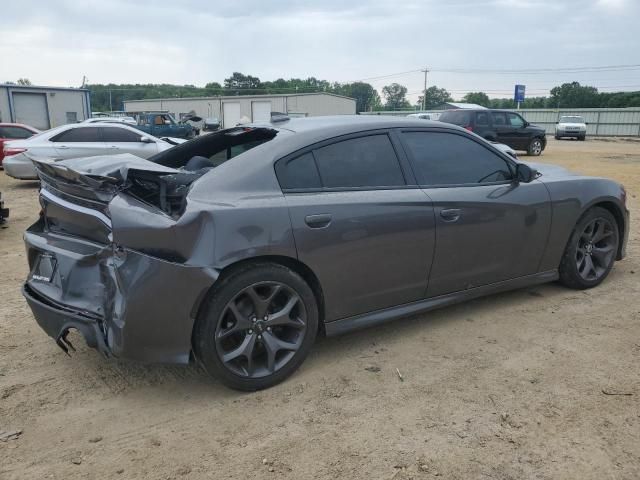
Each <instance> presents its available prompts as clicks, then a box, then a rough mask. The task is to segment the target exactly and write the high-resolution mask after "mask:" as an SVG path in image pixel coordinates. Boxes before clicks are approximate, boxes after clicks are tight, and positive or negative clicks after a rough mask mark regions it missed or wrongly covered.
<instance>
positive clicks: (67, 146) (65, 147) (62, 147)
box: [56, 145, 71, 150]
mask: <svg viewBox="0 0 640 480" xmlns="http://www.w3.org/2000/svg"><path fill="white" fill-rule="evenodd" d="M56 148H59V149H60V150H67V149H69V148H71V147H70V146H69V145H58V146H56Z"/></svg>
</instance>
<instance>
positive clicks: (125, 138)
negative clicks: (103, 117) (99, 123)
mask: <svg viewBox="0 0 640 480" xmlns="http://www.w3.org/2000/svg"><path fill="white" fill-rule="evenodd" d="M100 130H101V131H102V139H103V140H104V141H105V142H113V143H116V142H139V141H140V138H142V132H140V133H136V132H132V131H131V130H127V129H125V128H118V127H106V128H101V129H100Z"/></svg>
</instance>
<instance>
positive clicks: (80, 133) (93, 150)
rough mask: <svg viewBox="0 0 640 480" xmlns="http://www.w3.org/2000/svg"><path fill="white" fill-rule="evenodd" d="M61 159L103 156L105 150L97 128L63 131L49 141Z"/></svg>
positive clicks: (78, 127) (76, 128) (81, 127)
mask: <svg viewBox="0 0 640 480" xmlns="http://www.w3.org/2000/svg"><path fill="white" fill-rule="evenodd" d="M49 141H50V142H52V145H53V147H54V149H55V152H56V154H57V156H58V157H59V158H61V159H65V158H77V157H91V156H95V155H105V154H106V153H107V150H106V148H105V144H104V142H103V141H102V139H101V138H100V134H99V130H98V127H93V126H92V127H85V126H77V127H73V128H70V129H69V130H65V131H64V132H61V133H59V134H57V135H55V136H54V137H52V138H51V139H50V140H49Z"/></svg>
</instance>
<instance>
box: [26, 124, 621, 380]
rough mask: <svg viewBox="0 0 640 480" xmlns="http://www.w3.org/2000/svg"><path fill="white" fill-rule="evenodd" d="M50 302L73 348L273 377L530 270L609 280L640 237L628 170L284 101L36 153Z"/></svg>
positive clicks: (37, 261) (32, 278) (33, 237)
mask: <svg viewBox="0 0 640 480" xmlns="http://www.w3.org/2000/svg"><path fill="white" fill-rule="evenodd" d="M34 163H35V164H36V168H37V171H38V175H39V177H40V180H41V190H40V203H41V206H42V211H41V214H40V218H39V220H38V221H37V222H36V223H35V224H34V225H32V226H31V227H30V228H29V229H28V230H27V232H26V233H25V237H24V238H25V242H26V246H27V252H28V261H29V267H30V274H29V276H28V279H27V281H26V283H25V285H24V296H25V297H26V299H27V301H28V303H29V305H30V307H31V309H32V311H33V314H34V316H35V318H36V320H37V322H38V323H39V324H40V326H41V327H42V328H43V329H44V331H45V332H46V333H47V334H48V335H50V336H51V337H53V338H54V339H55V341H56V342H57V343H58V345H59V346H60V347H61V348H62V349H63V350H65V351H67V352H68V351H69V350H70V349H72V348H73V346H72V345H71V343H70V342H69V339H68V338H67V334H68V332H69V330H70V329H76V330H78V331H79V332H80V333H81V334H82V335H83V336H84V338H85V340H86V342H87V343H88V345H89V346H91V347H94V348H96V349H98V350H99V351H100V352H102V353H103V354H105V355H107V356H114V357H121V358H129V359H134V360H140V361H146V362H163V363H188V362H190V361H197V362H199V363H201V364H202V365H203V366H204V368H205V369H206V370H207V371H208V372H209V373H211V374H212V375H214V376H215V377H217V378H219V379H220V380H221V381H222V382H224V383H225V384H226V385H228V386H230V387H233V388H237V389H241V390H257V389H261V388H265V387H269V386H271V385H274V384H276V383H278V382H280V381H282V380H283V379H285V378H286V377H287V376H288V375H290V374H292V373H293V372H294V371H295V369H296V368H297V367H298V366H299V365H300V364H301V363H302V361H303V360H304V358H305V357H306V356H307V354H308V353H309V350H310V349H311V347H312V344H313V343H314V340H315V338H316V336H317V335H319V334H324V335H335V334H340V333H344V332H348V331H351V330H354V329H358V328H362V327H367V326H370V325H377V324H380V323H382V322H386V321H389V320H393V319H396V318H399V317H403V316H407V315H411V314H416V313H420V312H426V311H428V310H432V309H434V308H438V307H443V306H445V305H450V304H453V303H456V302H460V301H464V300H468V299H471V298H476V297H479V296H483V295H487V294H492V293H496V292H502V291H505V290H510V289H514V288H521V287H525V286H529V285H534V284H540V283H543V282H551V281H555V280H559V281H560V282H561V283H562V284H564V285H566V286H567V287H570V288H578V289H584V288H591V287H595V286H596V285H598V284H599V283H600V282H602V281H603V280H604V279H605V278H606V276H607V275H608V274H609V272H610V270H611V268H612V267H613V264H614V262H615V260H620V259H622V258H623V257H624V255H625V245H626V240H627V236H628V231H629V212H628V210H627V208H626V193H625V190H624V188H623V187H622V185H620V184H618V183H616V182H614V181H611V180H607V179H603V178H592V177H586V176H582V175H575V174H572V173H570V172H568V171H566V170H564V169H562V168H560V167H555V166H551V165H542V164H540V165H534V164H525V163H518V162H517V161H516V160H515V159H514V158H512V157H511V156H509V155H507V154H505V153H503V152H501V151H500V150H498V149H497V148H495V147H494V146H493V145H491V144H490V143H488V142H486V141H485V140H483V139H482V138H480V137H477V136H476V135H475V134H473V133H470V132H468V131H466V130H464V129H462V128H459V127H456V126H454V125H449V124H445V123H439V122H429V121H425V120H412V119H408V118H392V117H384V116H376V117H372V116H362V117H360V116H340V117H318V118H308V119H288V118H287V117H286V116H281V117H279V118H274V119H273V121H272V122H271V123H268V124H260V125H258V124H252V125H248V126H242V127H236V128H230V129H226V130H221V131H219V132H215V133H211V134H209V135H205V136H202V137H199V138H197V139H195V140H192V141H189V142H187V143H184V144H182V145H179V146H176V147H174V148H172V149H170V150H167V151H165V152H162V153H159V154H157V155H156V156H154V157H152V158H151V159H150V160H143V159H140V158H137V157H134V156H131V155H119V156H108V157H93V158H85V159H75V160H66V161H61V162H52V161H45V160H37V159H34Z"/></svg>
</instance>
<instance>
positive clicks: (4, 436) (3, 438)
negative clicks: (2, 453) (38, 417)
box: [0, 430, 22, 442]
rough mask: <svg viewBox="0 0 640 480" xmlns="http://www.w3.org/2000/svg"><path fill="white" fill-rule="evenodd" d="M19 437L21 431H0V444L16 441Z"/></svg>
mask: <svg viewBox="0 0 640 480" xmlns="http://www.w3.org/2000/svg"><path fill="white" fill-rule="evenodd" d="M20 435H22V430H7V431H4V430H0V442H8V441H9V440H17V439H18V437H19V436H20Z"/></svg>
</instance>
